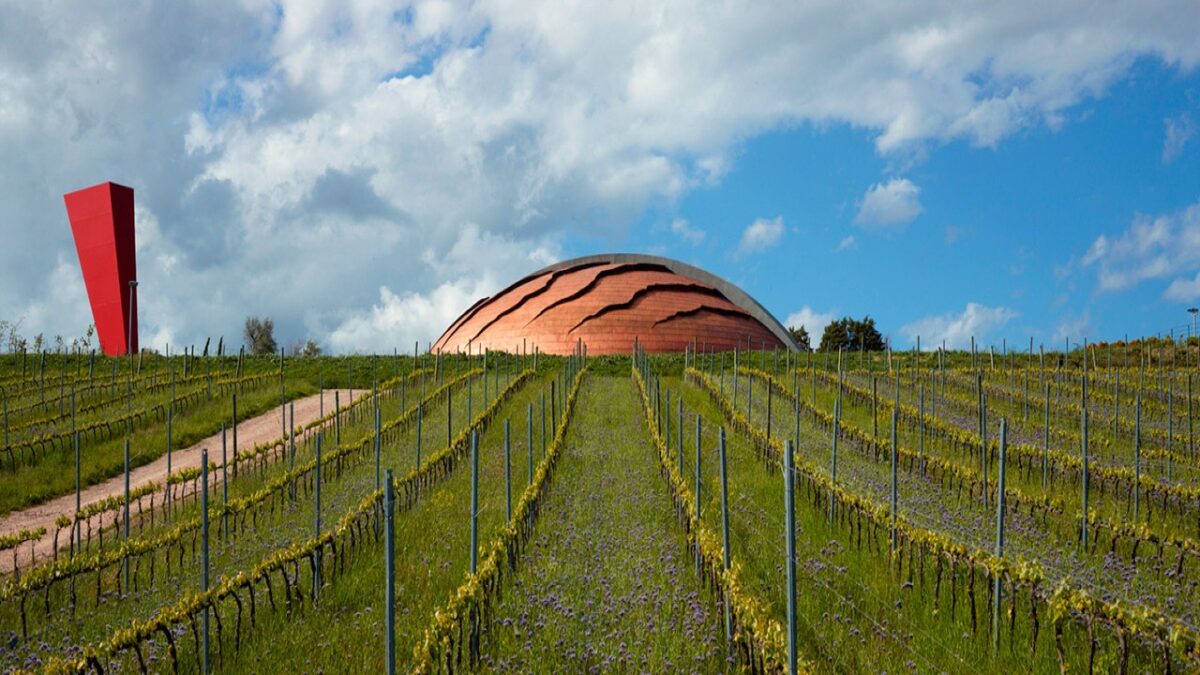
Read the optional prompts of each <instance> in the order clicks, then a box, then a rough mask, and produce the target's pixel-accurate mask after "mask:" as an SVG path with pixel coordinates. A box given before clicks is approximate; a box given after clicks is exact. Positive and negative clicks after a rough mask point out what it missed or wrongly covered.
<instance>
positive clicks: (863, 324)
mask: <svg viewBox="0 0 1200 675" xmlns="http://www.w3.org/2000/svg"><path fill="white" fill-rule="evenodd" d="M886 347H887V344H886V343H885V342H884V340H883V335H881V334H880V332H879V329H878V328H876V327H875V319H872V318H871V317H870V316H864V317H863V318H862V319H861V320H859V319H853V318H851V317H848V316H846V317H842V318H841V319H838V320H837V321H832V322H830V323H829V325H827V326H825V332H824V333H822V334H821V344H820V346H819V347H818V349H820V350H821V351H823V352H836V351H837V350H838V349H844V350H846V351H857V350H862V351H868V352H881V351H883V350H884V349H886Z"/></svg>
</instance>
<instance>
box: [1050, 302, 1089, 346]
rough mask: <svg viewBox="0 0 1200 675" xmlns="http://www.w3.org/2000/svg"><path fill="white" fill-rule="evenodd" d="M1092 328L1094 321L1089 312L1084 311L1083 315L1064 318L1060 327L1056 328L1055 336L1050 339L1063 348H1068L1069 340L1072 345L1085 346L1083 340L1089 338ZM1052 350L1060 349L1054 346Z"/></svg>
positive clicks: (1059, 323) (1059, 324) (1060, 322)
mask: <svg viewBox="0 0 1200 675" xmlns="http://www.w3.org/2000/svg"><path fill="white" fill-rule="evenodd" d="M1091 327H1092V321H1091V316H1090V313H1089V312H1088V311H1087V310H1084V311H1083V313H1082V314H1079V315H1074V316H1073V315H1067V316H1064V317H1063V318H1062V320H1060V321H1059V322H1058V326H1056V327H1055V329H1054V335H1052V336H1051V338H1050V339H1051V340H1053V344H1054V345H1058V344H1062V345H1063V347H1066V346H1067V343H1066V341H1067V340H1069V341H1070V342H1071V343H1078V344H1083V339H1084V338H1085V337H1087V334H1088V332H1089V330H1090V329H1091ZM1052 348H1053V349H1058V348H1059V347H1057V346H1053V347H1052Z"/></svg>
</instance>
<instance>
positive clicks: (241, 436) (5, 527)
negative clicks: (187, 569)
mask: <svg viewBox="0 0 1200 675" xmlns="http://www.w3.org/2000/svg"><path fill="white" fill-rule="evenodd" d="M339 391H340V392H341V393H340V396H341V400H342V401H343V405H345V403H344V402H345V401H346V400H347V394H349V396H350V397H351V398H352V399H356V398H358V397H360V396H362V395H363V394H366V393H369V391H368V390H366V389H355V390H354V391H349V390H346V389H341V390H339ZM333 392H334V390H332V389H327V390H325V410H326V412H331V411H332V410H333ZM294 403H295V406H296V420H295V422H296V426H301V425H304V424H308V423H309V422H311V421H312V420H315V419H317V418H318V417H320V411H321V395H320V394H313V395H311V396H307V397H305V398H300V399H296V400H295V402H294ZM282 425H283V421H282V420H281V419H280V409H279V408H274V409H272V410H271V411H270V412H267V413H263V414H262V415H259V416H258V417H252V418H250V419H248V420H244V421H242V422H239V423H238V425H237V435H238V447H240V448H251V447H254V445H255V444H257V443H265V442H268V441H272V440H275V439H277V438H279V436H278V435H277V434H279V433H280V432H281V429H282ZM301 438H302V437H300V436H297V437H296V440H297V441H299V440H301ZM204 448H208V449H209V452H210V459H209V461H212V458H211V453H212V452H213V451H214V450H215V451H216V452H217V453H218V455H219V453H220V448H221V434H220V433H217V434H213V435H212V436H209V437H208V438H205V439H204V440H202V441H200V442H199V443H196V444H195V445H193V446H191V447H188V448H183V449H181V450H175V451H173V452H172V453H171V469H172V471H180V470H182V469H185V468H188V467H192V468H199V467H200V452H201V450H203V449H204ZM218 459H219V457H218ZM216 475H219V472H217V474H216ZM216 475H214V476H213V477H214V478H215V477H216ZM166 479H167V456H166V455H165V454H164V455H163V456H162V457H159V458H158V459H156V460H154V461H152V462H150V463H149V464H145V465H143V466H139V467H138V468H136V469H134V470H132V471H131V472H130V473H129V485H130V489H134V488H137V487H139V486H141V485H145V484H146V483H149V482H151V481H153V482H156V483H160V484H162V483H165V481H166ZM191 485H192V483H190V482H189V483H185V484H184V485H181V486H179V487H180V488H183V489H184V490H190V486H191ZM124 491H125V476H124V475H123V474H122V475H117V476H113V477H112V478H110V479H108V480H106V481H104V482H103V483H97V484H95V485H92V486H90V487H86V488H84V489H83V493H82V495H81V503H82V505H83V506H85V507H86V506H87V505H88V504H91V503H93V502H98V501H101V500H104V499H107V498H108V497H112V496H116V495H121V494H123V493H124ZM176 494H177V496H178V495H181V494H182V493H180V492H177V493H176ZM155 503H156V504H161V503H162V500H161V499H158V500H156V502H155ZM140 506H141V501H140V500H139V501H137V502H134V504H133V507H132V510H133V511H134V515H137V514H138V513H140V512H141V509H140V508H139V507H140ZM74 512H75V493H74V492H72V493H69V494H65V495H62V496H60V497H56V498H54V499H51V500H50V501H48V502H44V503H42V504H38V505H37V506H31V507H29V508H27V509H23V510H21V511H13V512H12V513H9V514H8V515H6V516H4V517H2V518H0V535H5V534H10V533H13V532H19V531H20V530H25V529H31V530H34V529H37V528H39V527H44V528H46V534H45V536H43V537H42V538H41V539H38V540H36V541H35V542H33V544H32V546H31V545H30V543H29V542H26V543H24V544H21V545H20V546H19V547H17V548H18V551H17V558H16V560H17V565H18V566H19V567H21V568H22V569H24V568H26V567H29V565H30V562H31V560H30V558H31V556H33V557H34V558H35V559H42V558H45V557H47V556H50V555H53V553H54V529H55V525H54V521H55V519H56V518H58V516H59V515H60V514H66V515H70V514H72V513H74ZM105 520H106V521H110V518H108V517H106V518H105ZM66 536H67V534H66V530H64V532H63V534H62V535H61V537H60V539H62V538H64V537H66ZM59 543H60V544H61V543H63V542H62V541H60V542H59ZM12 571H13V555H12V551H4V552H3V553H0V574H10V573H12Z"/></svg>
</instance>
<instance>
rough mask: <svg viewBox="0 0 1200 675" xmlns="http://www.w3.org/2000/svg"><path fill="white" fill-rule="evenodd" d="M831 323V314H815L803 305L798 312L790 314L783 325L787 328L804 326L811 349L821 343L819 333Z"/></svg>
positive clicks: (810, 308)
mask: <svg viewBox="0 0 1200 675" xmlns="http://www.w3.org/2000/svg"><path fill="white" fill-rule="evenodd" d="M830 321H833V312H817V311H814V310H813V308H812V307H809V306H808V305H805V306H803V307H801V308H800V311H798V312H792V313H791V314H789V315H788V318H787V320H786V321H784V322H783V325H785V326H787V327H788V328H799V327H800V326H804V329H805V330H807V331H808V339H809V341H810V342H811V343H812V346H813V347H816V346H817V343H818V342H820V341H821V333H822V332H823V331H824V330H825V326H827V325H828V324H829V322H830Z"/></svg>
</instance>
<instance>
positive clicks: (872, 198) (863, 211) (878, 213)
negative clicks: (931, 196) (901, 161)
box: [854, 178, 922, 227]
mask: <svg viewBox="0 0 1200 675" xmlns="http://www.w3.org/2000/svg"><path fill="white" fill-rule="evenodd" d="M920 194H921V188H919V187H917V186H916V185H915V184H913V182H912V181H910V180H909V179H907V178H893V179H891V180H889V181H888V182H886V183H876V184H875V185H872V186H871V187H870V189H868V190H867V193H866V194H865V195H863V198H862V202H861V203H860V204H859V207H858V215H857V216H856V217H855V218H854V222H856V223H858V224H860V225H864V226H867V227H889V226H899V225H905V224H907V223H910V222H912V221H913V219H915V218H916V217H917V216H919V215H921V211H922V208H921V200H920V199H919V197H920Z"/></svg>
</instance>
